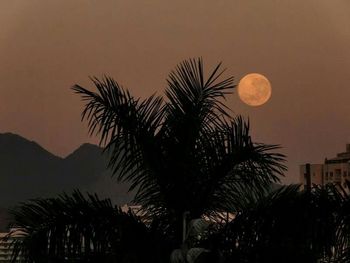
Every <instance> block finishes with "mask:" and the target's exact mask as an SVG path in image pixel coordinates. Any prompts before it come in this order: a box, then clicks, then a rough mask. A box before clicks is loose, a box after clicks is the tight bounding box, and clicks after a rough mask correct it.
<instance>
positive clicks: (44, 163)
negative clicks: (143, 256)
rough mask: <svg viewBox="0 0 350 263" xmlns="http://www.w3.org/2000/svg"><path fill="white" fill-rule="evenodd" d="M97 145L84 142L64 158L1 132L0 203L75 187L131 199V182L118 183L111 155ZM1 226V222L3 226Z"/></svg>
mask: <svg viewBox="0 0 350 263" xmlns="http://www.w3.org/2000/svg"><path fill="white" fill-rule="evenodd" d="M102 151H103V149H102V148H101V147H99V146H97V145H94V144H89V143H84V144H82V145H80V146H79V147H78V148H77V149H75V150H74V151H72V153H71V154H69V155H68V156H66V157H65V158H62V157H58V156H56V155H54V154H52V153H51V152H49V151H48V150H46V149H45V148H43V147H42V146H41V145H40V144H38V143H36V142H35V141H30V140H28V139H26V138H24V137H22V136H20V135H17V134H14V133H1V134H0V207H4V208H8V207H12V206H15V205H17V204H18V203H19V202H24V201H27V200H29V199H33V198H39V197H54V196H57V195H58V194H61V193H63V192H66V193H70V192H72V191H73V190H74V189H80V190H81V191H82V192H89V193H97V194H98V195H99V196H100V197H101V198H102V197H103V198H105V197H110V198H111V200H112V201H113V202H114V203H115V204H117V205H123V204H125V203H128V202H130V201H131V199H132V194H130V193H128V188H129V187H128V185H127V184H120V183H117V181H116V180H115V179H113V178H112V172H111V171H110V170H109V169H108V168H107V163H108V159H107V156H106V155H102ZM0 228H1V226H0Z"/></svg>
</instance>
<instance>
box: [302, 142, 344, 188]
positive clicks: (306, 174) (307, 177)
mask: <svg viewBox="0 0 350 263" xmlns="http://www.w3.org/2000/svg"><path fill="white" fill-rule="evenodd" d="M346 180H348V181H350V144H347V145H346V151H345V152H342V153H338V154H337V156H336V157H335V158H332V159H325V161H324V163H323V164H303V165H300V183H301V184H302V185H303V186H304V188H307V187H311V186H312V185H314V184H315V185H326V184H341V185H342V186H343V187H345V188H346V187H347V186H346V184H345V181H346Z"/></svg>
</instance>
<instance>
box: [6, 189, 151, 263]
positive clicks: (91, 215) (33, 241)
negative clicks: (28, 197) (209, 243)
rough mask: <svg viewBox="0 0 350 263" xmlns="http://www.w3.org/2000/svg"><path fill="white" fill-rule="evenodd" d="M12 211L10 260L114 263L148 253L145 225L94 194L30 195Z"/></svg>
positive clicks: (148, 240)
mask: <svg viewBox="0 0 350 263" xmlns="http://www.w3.org/2000/svg"><path fill="white" fill-rule="evenodd" d="M12 214H13V216H14V222H13V224H12V227H13V229H15V230H14V231H13V232H11V233H10V236H9V237H11V236H12V237H15V238H14V239H13V240H14V241H13V243H12V247H13V260H16V258H18V257H19V258H24V260H25V262H44V261H45V260H46V261H45V262H48V261H49V262H87V260H89V261H88V262H115V261H118V262H119V260H125V258H128V257H135V255H134V254H137V253H138V254H140V256H143V257H145V258H147V257H149V256H150V254H148V253H149V252H150V251H148V252H147V249H149V248H150V246H152V245H151V244H152V242H153V241H152V239H153V238H154V237H152V236H151V234H150V230H149V229H148V228H147V226H146V225H145V224H144V223H143V222H141V221H140V219H139V218H137V217H136V216H135V215H133V214H132V213H131V212H127V213H125V212H122V211H121V210H120V208H117V207H113V205H112V204H111V201H110V200H109V199H104V200H100V199H99V198H98V197H97V196H96V195H88V196H87V197H85V196H83V195H82V194H81V193H80V192H79V191H75V192H74V193H73V194H72V195H71V196H70V195H67V194H63V195H61V196H59V197H57V198H49V199H36V200H32V201H31V202H29V203H25V204H23V205H21V206H20V207H18V208H17V209H15V210H13V211H12ZM151 257H152V255H151ZM145 258H142V260H141V259H140V261H137V262H144V261H143V260H145ZM146 262H147V261H146Z"/></svg>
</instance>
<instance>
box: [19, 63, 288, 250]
mask: <svg viewBox="0 0 350 263" xmlns="http://www.w3.org/2000/svg"><path fill="white" fill-rule="evenodd" d="M223 73H224V70H221V64H218V65H217V66H216V67H215V68H214V69H213V70H212V71H211V72H210V73H209V74H205V72H204V69H203V62H202V60H201V59H192V60H188V61H183V62H182V63H180V64H179V65H178V66H177V67H176V68H175V70H174V71H172V72H171V73H170V74H169V77H168V80H167V83H168V87H167V89H166V91H165V97H164V98H163V97H160V96H156V95H153V96H151V97H149V98H147V99H141V98H135V97H133V96H132V95H131V94H130V92H129V91H128V90H126V89H124V88H123V87H122V86H121V85H120V84H119V83H117V82H116V81H115V80H113V79H112V78H109V77H104V78H103V79H101V80H100V79H97V78H92V81H93V84H94V85H95V87H96V90H95V91H92V90H89V89H86V88H84V87H81V86H79V85H75V86H74V87H73V90H74V91H75V92H76V93H77V94H79V95H80V96H81V97H82V99H83V101H84V102H85V108H84V110H83V113H82V118H83V119H86V120H87V121H88V126H89V129H90V133H91V134H92V135H95V134H97V135H98V136H100V139H101V141H100V142H101V145H103V146H104V147H105V152H107V153H108V154H109V156H110V162H109V167H110V168H111V169H112V170H113V174H114V175H115V176H116V178H117V180H119V181H127V182H129V183H130V184H131V187H130V190H135V191H136V195H135V198H134V202H135V203H137V204H139V205H141V206H142V208H143V211H144V213H145V215H146V217H147V218H146V219H144V220H145V221H147V222H157V229H160V232H161V233H162V235H165V236H166V237H167V239H168V240H171V242H172V247H173V248H176V247H180V246H181V245H184V243H185V242H184V241H185V235H186V232H187V230H186V228H187V226H188V223H189V222H190V221H191V220H193V219H198V218H201V217H204V216H206V217H209V218H211V219H215V218H217V217H218V216H219V215H220V214H221V213H222V212H226V213H228V212H235V211H237V209H238V207H239V206H240V203H241V202H242V200H241V195H242V193H243V192H254V193H256V194H258V193H259V192H261V191H264V190H265V189H266V188H267V187H269V185H270V184H271V183H273V182H277V181H278V180H279V179H278V178H279V176H280V175H282V174H283V171H284V170H285V166H284V164H283V161H284V156H283V155H282V154H279V153H275V152H274V151H275V150H276V149H278V146H276V145H266V144H262V143H253V141H252V139H251V136H250V128H249V122H247V121H245V120H244V119H243V118H242V117H241V116H236V117H234V118H233V117H231V116H230V111H229V109H228V108H227V106H225V104H224V102H225V95H226V94H228V93H230V92H231V91H232V90H233V89H234V88H235V85H234V84H233V78H232V77H228V78H222V75H223ZM206 76H207V77H206ZM44 211H46V210H43V211H40V212H42V213H44ZM22 226H23V225H22ZM77 229H78V230H76V231H79V228H77Z"/></svg>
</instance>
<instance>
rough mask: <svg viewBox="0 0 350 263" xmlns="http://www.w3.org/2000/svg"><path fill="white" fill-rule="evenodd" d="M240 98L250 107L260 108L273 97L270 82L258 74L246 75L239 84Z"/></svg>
mask: <svg viewBox="0 0 350 263" xmlns="http://www.w3.org/2000/svg"><path fill="white" fill-rule="evenodd" d="M238 96H239V98H240V99H241V100H242V101H243V102H244V103H246V104H248V105H250V106H260V105H263V104H264V103H266V102H267V101H268V100H269V99H270V97H271V84H270V81H269V80H268V79H267V78H266V77H265V76H263V75H261V74H258V73H250V74H247V75H245V76H244V77H243V78H242V79H241V80H240V81H239V84H238Z"/></svg>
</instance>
